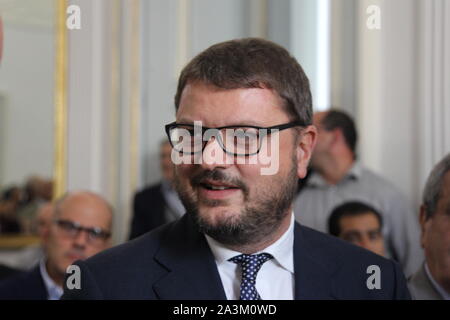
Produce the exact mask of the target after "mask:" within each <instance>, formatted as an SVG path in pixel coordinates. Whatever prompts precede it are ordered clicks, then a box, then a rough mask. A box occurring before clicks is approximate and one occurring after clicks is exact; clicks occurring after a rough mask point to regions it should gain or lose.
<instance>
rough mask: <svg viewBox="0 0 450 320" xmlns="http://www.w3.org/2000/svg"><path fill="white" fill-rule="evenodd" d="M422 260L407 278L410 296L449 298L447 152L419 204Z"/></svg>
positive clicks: (449, 175)
mask: <svg viewBox="0 0 450 320" xmlns="http://www.w3.org/2000/svg"><path fill="white" fill-rule="evenodd" d="M419 221H420V226H421V230H422V236H421V244H422V247H423V248H424V250H425V262H424V263H423V264H422V266H421V267H420V268H419V270H418V271H417V272H416V273H415V274H414V275H413V276H411V277H410V278H409V279H408V285H409V289H410V291H411V295H412V297H413V298H414V299H419V300H450V154H447V156H445V157H444V158H443V159H442V160H441V161H440V162H439V163H438V164H437V165H436V166H435V167H434V169H433V170H432V171H431V173H430V176H429V177H428V180H427V183H426V184H425V188H424V191H423V199H422V206H421V207H420V217H419Z"/></svg>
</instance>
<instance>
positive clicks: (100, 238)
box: [0, 191, 112, 300]
mask: <svg viewBox="0 0 450 320" xmlns="http://www.w3.org/2000/svg"><path fill="white" fill-rule="evenodd" d="M51 216H52V219H51V223H50V225H44V226H41V227H43V228H41V229H40V230H41V237H42V244H43V248H44V251H45V258H43V259H42V260H41V261H40V263H39V264H38V265H37V266H36V267H35V268H33V269H32V270H31V271H29V272H26V273H23V274H20V275H19V276H17V277H13V278H9V279H7V280H5V281H4V282H2V283H0V300H1V299H12V300H45V299H48V300H58V299H59V298H60V297H61V295H62V287H63V281H64V277H65V275H66V269H67V267H68V266H69V265H71V264H72V263H73V262H74V261H75V260H83V259H86V258H88V257H90V256H93V255H95V254H96V253H98V252H100V251H102V250H104V249H106V248H108V247H109V246H110V239H111V224H112V209H111V207H110V205H109V204H108V203H107V202H106V201H105V200H104V199H103V198H101V197H100V196H98V195H96V194H94V193H92V192H85V191H81V192H74V193H69V194H67V195H65V196H64V197H62V198H61V199H60V200H58V201H57V202H56V204H55V207H54V210H53V213H52V215H51Z"/></svg>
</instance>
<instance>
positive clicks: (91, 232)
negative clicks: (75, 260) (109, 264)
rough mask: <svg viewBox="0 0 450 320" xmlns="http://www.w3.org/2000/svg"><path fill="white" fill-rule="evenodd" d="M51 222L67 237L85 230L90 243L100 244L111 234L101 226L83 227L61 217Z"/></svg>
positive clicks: (72, 236) (73, 236)
mask: <svg viewBox="0 0 450 320" xmlns="http://www.w3.org/2000/svg"><path fill="white" fill-rule="evenodd" d="M53 222H54V223H55V224H56V225H57V226H58V227H59V228H60V230H61V231H62V232H63V234H64V235H65V236H66V237H69V238H75V237H76V236H78V234H79V233H80V232H81V231H85V232H86V233H87V235H88V237H87V239H88V242H90V243H92V244H100V243H102V242H104V241H106V240H107V239H108V238H109V237H110V236H111V233H110V232H109V231H105V230H103V229H102V228H98V227H94V228H85V227H82V226H81V225H80V224H79V223H78V222H73V221H69V220H63V219H56V220H54V221H53Z"/></svg>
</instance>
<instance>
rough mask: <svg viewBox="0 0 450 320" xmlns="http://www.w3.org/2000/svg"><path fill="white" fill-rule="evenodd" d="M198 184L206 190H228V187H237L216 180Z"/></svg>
mask: <svg viewBox="0 0 450 320" xmlns="http://www.w3.org/2000/svg"><path fill="white" fill-rule="evenodd" d="M200 186H201V187H203V188H205V189H208V190H215V191H217V190H229V189H239V187H237V186H235V185H231V184H227V183H222V182H217V181H203V182H201V183H200Z"/></svg>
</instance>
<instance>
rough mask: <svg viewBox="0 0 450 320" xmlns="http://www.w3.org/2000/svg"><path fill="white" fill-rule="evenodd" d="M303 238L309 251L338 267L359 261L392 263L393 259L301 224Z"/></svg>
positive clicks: (325, 262)
mask: <svg viewBox="0 0 450 320" xmlns="http://www.w3.org/2000/svg"><path fill="white" fill-rule="evenodd" d="M299 230H300V233H301V237H302V240H304V241H305V242H307V246H308V247H309V249H310V250H309V251H310V252H311V253H312V254H313V255H314V256H316V258H317V259H320V260H322V262H323V263H324V264H327V265H330V266H331V265H334V266H336V267H339V266H343V265H345V264H349V263H353V262H355V261H356V260H357V261H359V262H362V261H363V262H373V263H379V264H383V265H384V264H391V261H390V260H388V259H386V258H384V257H382V256H380V255H377V254H375V253H373V252H371V251H369V250H366V249H363V248H361V247H358V246H356V245H354V244H351V243H349V242H347V241H344V240H342V239H339V238H337V237H334V236H332V235H329V234H326V233H323V232H319V231H316V230H314V229H311V228H309V227H306V226H302V225H299Z"/></svg>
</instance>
